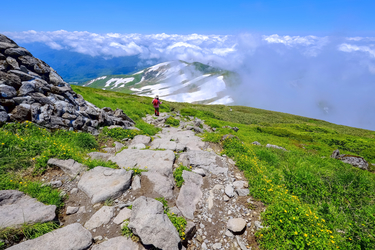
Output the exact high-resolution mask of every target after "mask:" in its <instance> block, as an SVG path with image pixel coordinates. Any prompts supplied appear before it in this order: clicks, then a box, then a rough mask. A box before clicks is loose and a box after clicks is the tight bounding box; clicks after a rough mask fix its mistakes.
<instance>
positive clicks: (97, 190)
mask: <svg viewBox="0 0 375 250" xmlns="http://www.w3.org/2000/svg"><path fill="white" fill-rule="evenodd" d="M132 175H133V171H126V170H124V169H111V168H105V167H100V166H99V167H96V168H93V169H91V170H90V171H88V172H85V173H84V174H83V175H82V178H81V180H80V181H79V183H78V188H79V189H80V190H82V191H83V192H84V193H85V194H86V195H87V196H88V197H90V198H91V203H92V204H95V203H98V202H103V201H106V200H107V199H112V198H117V197H118V196H120V195H121V194H122V193H123V192H125V191H126V190H127V189H128V188H129V187H130V184H131V178H132Z"/></svg>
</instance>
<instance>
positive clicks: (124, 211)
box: [113, 208, 132, 224]
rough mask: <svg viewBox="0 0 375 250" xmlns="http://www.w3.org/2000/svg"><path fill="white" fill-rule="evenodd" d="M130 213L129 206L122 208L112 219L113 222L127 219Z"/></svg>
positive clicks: (119, 222) (117, 222)
mask: <svg viewBox="0 0 375 250" xmlns="http://www.w3.org/2000/svg"><path fill="white" fill-rule="evenodd" d="M131 215H132V210H130V209H129V208H123V209H122V210H121V211H120V213H118V215H117V216H116V217H115V218H114V219H113V223H116V224H121V223H123V222H124V220H127V219H129V218H130V216H131Z"/></svg>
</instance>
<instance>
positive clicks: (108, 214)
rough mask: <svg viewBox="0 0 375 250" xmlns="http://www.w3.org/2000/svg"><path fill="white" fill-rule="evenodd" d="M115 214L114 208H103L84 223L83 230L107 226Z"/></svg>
mask: <svg viewBox="0 0 375 250" xmlns="http://www.w3.org/2000/svg"><path fill="white" fill-rule="evenodd" d="M114 213H115V207H109V206H103V207H102V208H100V209H99V210H98V211H97V212H96V213H95V214H94V215H93V216H92V217H91V218H90V219H89V220H88V221H87V222H86V223H85V228H87V229H88V230H92V229H94V228H97V227H100V226H102V225H106V224H108V222H110V221H111V219H112V217H113V216H114Z"/></svg>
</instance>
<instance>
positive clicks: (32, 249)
mask: <svg viewBox="0 0 375 250" xmlns="http://www.w3.org/2000/svg"><path fill="white" fill-rule="evenodd" d="M91 243H92V236H91V233H90V232H89V231H88V230H87V229H85V228H84V227H82V226H81V224H79V223H74V224H70V225H68V226H66V227H63V228H60V229H57V230H54V231H52V232H49V233H47V234H45V235H42V236H40V237H38V238H36V239H33V240H28V241H25V242H22V243H20V244H18V245H15V246H12V247H10V248H8V249H11V250H51V249H53V250H84V249H87V248H89V247H90V246H91Z"/></svg>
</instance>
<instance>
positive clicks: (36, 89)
mask: <svg viewBox="0 0 375 250" xmlns="http://www.w3.org/2000/svg"><path fill="white" fill-rule="evenodd" d="M26 120H28V121H32V122H34V123H37V124H38V125H41V126H43V127H47V128H65V129H74V130H82V131H87V132H90V133H97V130H96V129H97V128H98V127H99V126H111V125H119V126H122V127H124V128H129V127H130V128H131V127H132V126H133V125H134V124H135V123H134V121H133V120H132V119H130V118H129V117H128V116H127V115H126V114H124V112H123V111H122V110H121V109H116V110H115V111H113V110H112V109H110V108H102V109H99V108H98V107H96V106H94V105H93V104H91V103H89V102H87V101H85V100H84V99H83V97H82V96H81V95H79V94H77V93H75V92H74V91H73V90H72V88H71V87H70V85H69V84H68V83H66V82H64V80H63V79H62V78H61V76H59V74H57V72H56V71H55V70H54V69H53V68H51V67H50V66H49V65H48V64H46V63H45V62H43V61H42V60H40V59H38V58H35V57H33V55H32V54H31V53H30V52H29V51H28V50H26V49H25V48H22V47H19V46H18V45H17V44H16V43H15V42H14V41H13V40H11V39H9V38H8V37H6V36H4V35H2V34H0V123H3V122H8V121H19V122H22V121H26Z"/></svg>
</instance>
